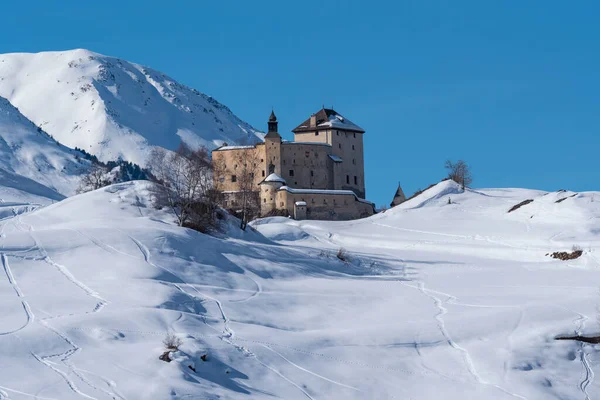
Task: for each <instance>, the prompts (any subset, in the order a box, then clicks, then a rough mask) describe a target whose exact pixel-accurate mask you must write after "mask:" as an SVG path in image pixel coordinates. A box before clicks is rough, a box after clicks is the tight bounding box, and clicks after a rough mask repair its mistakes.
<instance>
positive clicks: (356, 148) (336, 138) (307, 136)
mask: <svg viewBox="0 0 600 400" xmlns="http://www.w3.org/2000/svg"><path fill="white" fill-rule="evenodd" d="M294 141H295V142H298V143H307V142H313V143H314V142H319V143H327V144H330V145H331V154H333V155H336V156H338V157H340V158H341V159H342V160H343V161H342V162H341V163H335V164H336V165H334V166H333V167H332V169H333V186H332V187H331V188H332V189H336V190H352V191H354V192H355V193H356V194H357V196H358V197H360V198H365V197H366V192H365V174H364V170H365V162H364V146H363V134H362V133H359V132H351V131H344V130H338V129H327V130H314V131H311V132H299V133H296V134H294ZM285 178H286V179H287V177H285Z"/></svg>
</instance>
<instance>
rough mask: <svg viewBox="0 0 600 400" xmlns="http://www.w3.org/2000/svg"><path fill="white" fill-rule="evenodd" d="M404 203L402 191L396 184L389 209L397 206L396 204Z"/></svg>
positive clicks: (404, 197)
mask: <svg viewBox="0 0 600 400" xmlns="http://www.w3.org/2000/svg"><path fill="white" fill-rule="evenodd" d="M405 201H406V196H405V195H404V191H403V190H402V187H401V186H400V184H398V189H397V190H396V194H395V195H394V199H393V200H392V203H391V204H390V206H391V207H394V206H397V205H398V204H401V203H404V202H405Z"/></svg>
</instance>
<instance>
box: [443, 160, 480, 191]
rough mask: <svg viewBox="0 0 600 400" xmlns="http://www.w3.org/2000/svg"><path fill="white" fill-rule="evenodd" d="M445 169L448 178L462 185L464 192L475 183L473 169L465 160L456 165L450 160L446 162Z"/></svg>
mask: <svg viewBox="0 0 600 400" xmlns="http://www.w3.org/2000/svg"><path fill="white" fill-rule="evenodd" d="M444 168H446V169H447V170H448V178H450V179H452V180H453V181H454V182H456V183H458V184H460V185H462V189H463V190H465V187H466V186H469V185H470V184H471V183H472V182H473V175H472V174H471V167H470V166H469V165H468V164H467V163H466V162H465V161H463V160H458V161H457V162H455V163H454V162H452V161H450V160H446V163H445V164H444Z"/></svg>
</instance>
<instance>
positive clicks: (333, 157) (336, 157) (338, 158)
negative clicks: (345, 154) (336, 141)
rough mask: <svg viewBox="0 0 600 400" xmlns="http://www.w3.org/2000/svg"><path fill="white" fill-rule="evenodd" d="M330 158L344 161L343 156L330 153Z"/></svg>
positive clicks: (335, 160)
mask: <svg viewBox="0 0 600 400" xmlns="http://www.w3.org/2000/svg"><path fill="white" fill-rule="evenodd" d="M329 158H331V159H332V160H333V161H334V162H342V161H344V160H342V158H341V157H338V156H336V155H335V154H330V155H329Z"/></svg>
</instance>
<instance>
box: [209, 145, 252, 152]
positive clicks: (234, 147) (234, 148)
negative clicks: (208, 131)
mask: <svg viewBox="0 0 600 400" xmlns="http://www.w3.org/2000/svg"><path fill="white" fill-rule="evenodd" d="M255 147H256V146H221V147H219V148H218V149H215V151H221V150H242V149H253V148H255Z"/></svg>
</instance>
